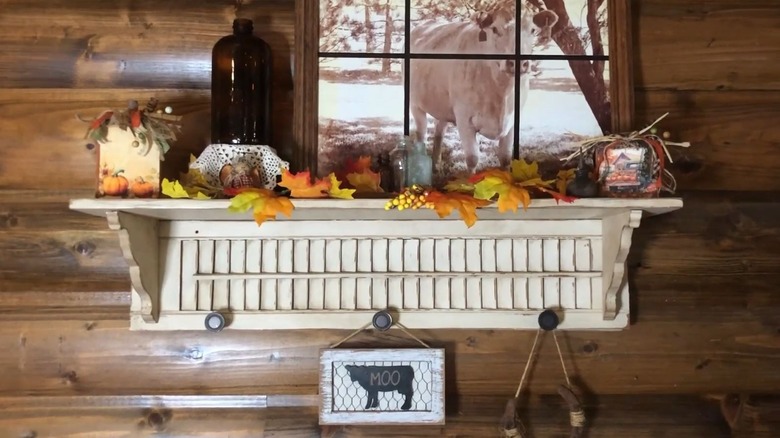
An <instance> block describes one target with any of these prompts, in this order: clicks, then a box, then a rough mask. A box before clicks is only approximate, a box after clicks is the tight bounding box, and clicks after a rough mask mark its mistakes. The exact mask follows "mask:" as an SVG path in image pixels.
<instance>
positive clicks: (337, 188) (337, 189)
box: [328, 173, 355, 199]
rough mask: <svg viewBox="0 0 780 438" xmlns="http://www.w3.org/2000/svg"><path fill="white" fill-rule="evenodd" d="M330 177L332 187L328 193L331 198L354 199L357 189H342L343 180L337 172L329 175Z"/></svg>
mask: <svg viewBox="0 0 780 438" xmlns="http://www.w3.org/2000/svg"><path fill="white" fill-rule="evenodd" d="M328 178H329V179H330V189H329V190H328V194H329V195H330V197H331V198H339V199H353V198H352V194H354V193H355V189H342V188H341V181H339V180H338V178H336V174H335V173H331V174H330V175H328Z"/></svg>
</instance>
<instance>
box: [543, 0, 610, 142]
mask: <svg viewBox="0 0 780 438" xmlns="http://www.w3.org/2000/svg"><path fill="white" fill-rule="evenodd" d="M599 2H600V1H599ZM531 3H532V4H535V5H537V6H538V5H539V2H538V1H537V0H532V1H531ZM545 4H546V5H547V9H549V10H551V11H553V12H555V13H556V14H558V22H557V23H556V24H555V27H553V31H552V33H553V40H554V41H555V43H556V44H558V46H559V47H560V48H561V51H563V53H564V54H566V55H585V47H584V45H583V44H582V40H581V39H580V36H579V34H578V33H577V30H576V29H575V28H574V26H573V25H572V24H571V20H570V19H569V14H568V13H567V12H566V5H565V4H564V3H563V0H546V1H545ZM589 8H590V5H589ZM589 18H590V17H589ZM596 27H598V26H596ZM595 35H597V36H594V35H591V38H593V39H594V46H593V47H594V51H595V49H596V44H595V41H596V38H598V41H599V45H600V46H601V44H600V41H601V34H600V33H598V32H597V33H596V34H595ZM601 52H602V54H603V46H602V48H601ZM594 53H595V52H594ZM569 67H571V70H572V73H574V78H575V79H576V80H577V84H578V85H579V86H580V89H581V90H582V94H583V95H584V96H585V100H586V101H587V102H588V106H590V109H591V111H592V112H593V115H594V116H595V117H596V121H597V122H598V124H599V127H601V130H602V131H604V132H612V115H611V103H610V101H609V96H608V94H607V91H608V90H607V86H606V84H605V83H604V74H603V72H604V61H583V60H570V61H569Z"/></svg>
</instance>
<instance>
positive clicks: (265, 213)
mask: <svg viewBox="0 0 780 438" xmlns="http://www.w3.org/2000/svg"><path fill="white" fill-rule="evenodd" d="M250 208H251V209H252V217H254V219H255V222H257V224H258V225H262V224H263V222H265V221H268V220H274V219H276V215H277V214H279V213H281V214H284V215H285V216H287V217H290V216H292V212H293V209H294V208H295V207H294V206H293V204H292V202H291V201H290V199H289V198H287V197H284V196H277V195H276V193H274V192H273V190H268V189H256V188H245V189H242V190H241V191H240V192H239V193H238V194H236V196H234V197H233V198H231V199H230V205H229V206H228V210H230V211H233V212H245V211H247V210H249V209H250Z"/></svg>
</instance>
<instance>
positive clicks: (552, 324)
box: [539, 309, 560, 332]
mask: <svg viewBox="0 0 780 438" xmlns="http://www.w3.org/2000/svg"><path fill="white" fill-rule="evenodd" d="M559 323H560V320H559V319H558V314H557V313H555V312H554V311H552V310H550V309H547V310H545V311H544V312H542V313H540V314H539V327H540V328H541V329H542V330H546V331H548V332H549V331H551V330H555V329H556V328H558V324H559Z"/></svg>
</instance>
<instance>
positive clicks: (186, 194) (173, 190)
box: [160, 178, 211, 199]
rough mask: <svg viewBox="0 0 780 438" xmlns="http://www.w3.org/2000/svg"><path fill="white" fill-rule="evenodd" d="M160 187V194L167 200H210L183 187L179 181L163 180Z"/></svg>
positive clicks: (200, 193) (195, 191)
mask: <svg viewBox="0 0 780 438" xmlns="http://www.w3.org/2000/svg"><path fill="white" fill-rule="evenodd" d="M160 186H161V187H160V188H161V191H162V194H163V195H165V196H167V197H169V198H174V199H182V198H192V199H211V197H209V196H207V195H205V194H203V193H202V192H200V191H198V190H196V189H191V188H188V187H184V186H183V185H182V184H181V183H180V182H179V181H176V180H173V181H170V180H168V178H163V180H162V183H161V184H160Z"/></svg>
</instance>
